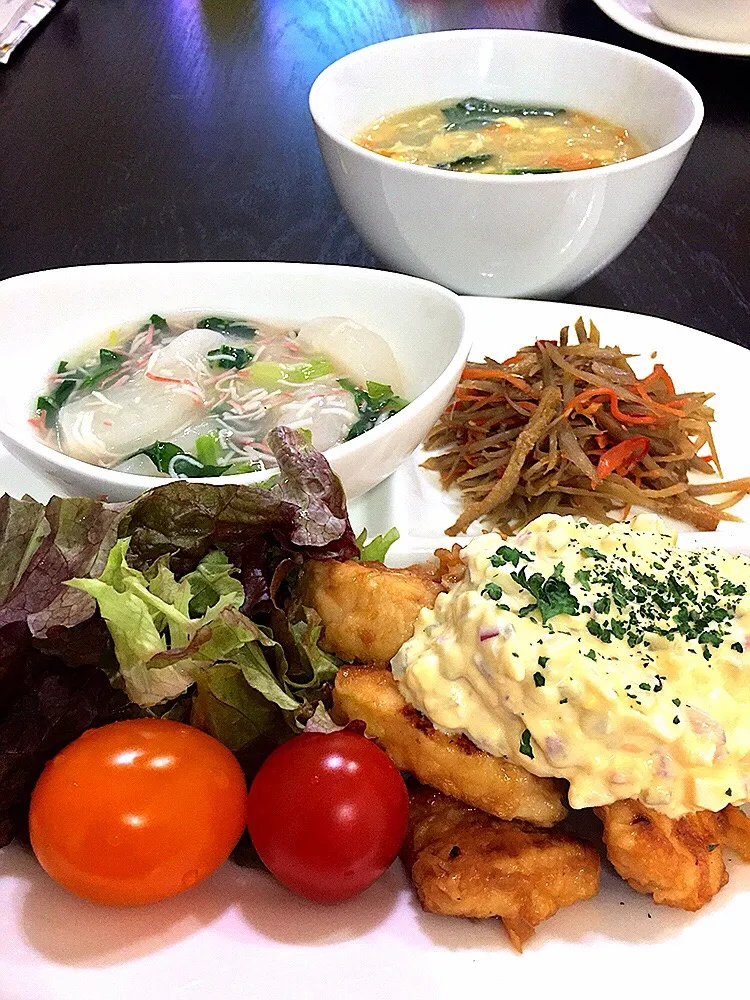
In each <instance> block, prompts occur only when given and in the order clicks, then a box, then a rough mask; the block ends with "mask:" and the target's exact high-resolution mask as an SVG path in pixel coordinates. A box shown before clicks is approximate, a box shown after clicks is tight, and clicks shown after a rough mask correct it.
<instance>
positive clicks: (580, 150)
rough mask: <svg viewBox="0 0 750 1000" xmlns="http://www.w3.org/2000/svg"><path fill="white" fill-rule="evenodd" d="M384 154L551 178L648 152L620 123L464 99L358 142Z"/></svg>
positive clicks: (397, 118)
mask: <svg viewBox="0 0 750 1000" xmlns="http://www.w3.org/2000/svg"><path fill="white" fill-rule="evenodd" d="M354 142H356V143H357V144H358V145H360V146H364V148H365V149H371V150H372V151H373V152H375V153H380V154H381V156H388V157H390V158H391V159H393V160H400V161H402V162H403V163H415V164H418V165H420V166H425V167H436V168H437V169H438V170H452V171H458V172H460V173H474V174H551V173H561V172H562V171H565V170H585V169H587V168H589V167H603V166H606V165H607V164H610V163H621V162H622V161H623V160H630V159H632V158H633V157H634V156H640V155H641V154H642V153H643V152H645V150H644V148H643V146H642V145H641V144H640V143H639V142H638V141H637V139H634V138H633V136H632V135H631V134H630V132H629V131H628V130H627V129H626V128H624V127H623V126H622V125H616V124H615V123H614V122H610V121H607V120H606V119H605V118H598V117H597V116H596V115H591V114H588V113H587V112H585V111H576V110H572V109H568V108H553V107H535V106H532V105H522V104H507V103H503V102H502V101H490V100H483V99H481V98H477V97H466V98H464V99H462V100H459V101H455V102H453V103H451V102H449V101H448V100H443V101H436V102H435V103H434V104H422V105H420V106H419V107H416V108H409V109H408V110H406V111H399V112H397V113H396V114H391V115H384V116H383V117H382V118H378V120H377V121H375V122H373V123H372V124H371V125H368V126H367V128H365V129H363V130H362V131H361V132H360V133H359V134H358V135H356V136H355V137H354Z"/></svg>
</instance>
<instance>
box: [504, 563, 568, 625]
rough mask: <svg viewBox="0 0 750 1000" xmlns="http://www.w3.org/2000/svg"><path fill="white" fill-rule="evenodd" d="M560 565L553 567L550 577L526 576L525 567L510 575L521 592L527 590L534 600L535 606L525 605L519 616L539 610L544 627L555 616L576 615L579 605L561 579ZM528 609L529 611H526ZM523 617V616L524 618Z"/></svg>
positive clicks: (537, 574) (536, 574)
mask: <svg viewBox="0 0 750 1000" xmlns="http://www.w3.org/2000/svg"><path fill="white" fill-rule="evenodd" d="M562 568H563V567H562V563H558V564H557V566H555V569H554V572H553V574H552V576H549V577H547V579H546V580H545V578H544V577H543V576H542V574H541V573H532V575H531V576H530V577H528V578H527V576H526V567H525V566H522V567H521V569H520V570H518V571H517V572H515V573H511V574H510V577H511V579H512V580H513V581H514V582H515V583H517V584H518V586H519V587H521V588H522V589H523V590H527V591H528V592H529V593H530V594H531V595H532V596H533V597H535V598H536V605H527V607H526V608H522V609H521V611H520V612H519V614H522V612H525V613H526V614H531V612H532V611H534V610H537V609H538V610H539V613H540V614H541V616H542V624H543V625H546V624H547V622H548V621H549V620H550V618H554V616H555V615H577V614H578V612H579V607H580V605H579V604H578V599H577V598H576V597H574V596H573V594H571V592H570V587H569V586H568V584H567V583H566V582H565V580H563V578H562ZM527 609H529V610H527ZM524 617H525V616H524Z"/></svg>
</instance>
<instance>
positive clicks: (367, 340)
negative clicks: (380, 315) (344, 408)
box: [297, 316, 404, 393]
mask: <svg viewBox="0 0 750 1000" xmlns="http://www.w3.org/2000/svg"><path fill="white" fill-rule="evenodd" d="M297 343H298V344H300V345H302V346H304V348H305V349H306V350H308V351H309V352H310V353H311V354H323V355H325V356H326V357H327V358H329V359H330V360H331V361H332V362H333V364H334V365H335V366H336V368H338V369H339V370H340V371H341V372H343V373H344V374H345V375H347V376H348V377H349V378H350V379H352V380H353V381H354V382H356V383H358V384H359V385H364V384H365V383H366V382H367V381H370V382H383V383H385V384H386V385H389V386H390V387H391V388H392V389H393V391H394V392H395V393H403V392H404V386H403V385H402V379H401V372H400V371H399V367H398V364H397V363H396V358H395V357H394V355H393V351H392V350H391V349H390V347H389V346H388V344H387V343H386V342H385V340H384V339H383V338H382V337H381V336H380V334H379V333H375V332H374V331H373V330H368V329H367V327H366V326H361V325H360V324H359V323H355V321H354V320H353V319H345V318H344V317H343V316H322V317H320V318H319V319H311V320H308V321H307V322H306V323H303V324H302V326H301V327H300V331H299V334H298V336H297Z"/></svg>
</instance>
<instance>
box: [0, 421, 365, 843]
mask: <svg viewBox="0 0 750 1000" xmlns="http://www.w3.org/2000/svg"><path fill="white" fill-rule="evenodd" d="M269 443H270V444H271V447H272V448H273V450H274V453H275V456H276V459H277V461H278V463H279V477H278V480H277V481H276V482H275V483H274V485H273V486H271V487H270V488H263V487H249V486H237V485H229V484H227V485H220V486H211V485H209V484H206V483H191V482H189V481H185V480H177V481H174V482H171V483H168V484H166V485H165V486H162V487H159V488H157V489H155V490H151V491H150V492H148V493H146V494H144V495H143V496H142V497H140V498H138V499H137V500H135V501H134V502H133V503H131V504H127V505H114V504H105V503H102V502H100V501H97V500H90V499H81V498H76V499H61V498H59V497H56V498H53V499H52V500H50V502H49V503H48V504H46V505H42V504H39V503H37V502H36V501H34V500H32V499H30V498H29V497H24V498H23V499H21V500H15V499H13V498H11V497H8V496H5V497H2V498H0V845H2V844H4V843H7V842H8V841H9V840H11V839H12V838H13V837H14V836H16V835H17V834H19V833H23V831H24V826H25V817H26V815H27V811H28V799H29V796H30V794H31V790H32V788H33V786H34V783H35V781H36V779H37V777H38V775H39V773H40V772H41V770H42V768H43V767H44V764H45V763H46V761H47V760H49V759H50V758H51V757H52V756H54V754H55V753H57V752H58V751H59V750H60V749H61V748H62V747H63V746H65V745H66V744H67V743H69V742H71V741H72V740H73V739H75V738H76V737H77V736H79V735H80V733H82V732H83V731H84V730H85V729H87V728H90V727H91V726H96V725H103V724H105V723H107V722H112V721H115V720H117V719H121V718H125V717H133V716H138V715H159V716H162V717H167V718H173V719H179V720H182V721H186V722H189V723H191V724H193V725H196V726H199V727H200V728H202V729H204V730H206V731H207V732H209V733H212V734H213V735H215V736H216V737H217V738H218V739H220V740H221V741H222V742H223V743H224V744H225V745H226V746H228V747H229V748H230V749H232V750H233V751H234V752H235V753H236V754H237V756H238V759H239V760H240V762H241V763H242V764H243V766H244V767H245V768H246V771H247V772H248V774H251V773H253V772H254V769H256V768H257V766H258V765H259V764H260V762H261V761H262V759H263V757H264V756H265V755H267V753H268V752H269V750H270V749H272V748H273V746H274V745H276V744H277V743H278V742H280V741H281V740H283V739H285V738H288V737H289V736H290V735H292V734H293V732H295V731H298V730H299V729H300V728H301V727H303V726H304V724H305V722H306V720H307V719H308V718H309V717H310V716H311V715H312V714H313V712H314V711H315V708H316V706H317V705H318V704H319V703H320V702H323V703H324V704H325V703H326V701H327V699H328V697H329V693H330V682H331V681H332V679H333V678H334V676H335V673H336V669H337V662H336V661H335V660H334V659H333V658H332V657H331V656H329V655H328V654H327V653H325V652H324V651H323V650H321V649H320V647H319V645H318V640H319V637H320V632H321V623H320V620H319V618H318V616H317V614H316V613H315V612H314V611H312V610H311V609H309V608H305V607H302V606H293V605H289V607H287V602H286V601H285V587H287V586H288V584H287V582H285V581H287V580H288V579H289V577H290V574H291V575H292V576H293V574H294V572H295V567H297V566H298V565H300V564H301V562H302V560H303V559H304V558H314V559H331V558H335V557H341V558H354V557H356V556H357V554H358V552H359V550H358V548H357V544H356V542H355V539H354V534H353V532H352V529H351V526H350V524H349V519H348V516H347V512H346V504H345V499H344V494H343V490H342V488H341V484H340V483H339V481H338V479H337V478H336V477H335V476H334V474H333V473H332V472H331V469H330V467H329V466H328V463H327V462H326V461H325V459H324V458H323V456H321V455H319V454H318V453H317V452H315V451H314V450H313V449H312V448H311V447H310V445H309V444H308V443H307V442H306V441H305V439H304V437H303V436H302V435H300V434H298V433H297V432H295V431H291V430H288V429H286V428H279V429H277V430H276V431H274V432H272V434H271V435H270V439H269ZM377 541H378V540H377V539H376V540H373V543H370V544H374V543H375V542H377ZM329 703H330V702H329Z"/></svg>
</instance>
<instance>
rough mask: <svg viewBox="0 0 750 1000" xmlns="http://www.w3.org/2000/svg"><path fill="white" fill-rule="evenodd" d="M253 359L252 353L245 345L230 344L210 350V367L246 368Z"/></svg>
mask: <svg viewBox="0 0 750 1000" xmlns="http://www.w3.org/2000/svg"><path fill="white" fill-rule="evenodd" d="M252 359H253V355H252V353H251V352H250V351H248V350H247V349H246V348H245V347H230V346H229V344H222V346H221V347H217V348H216V349H215V350H213V351H209V352H208V365H209V368H246V367H247V365H249V364H250V362H251V361H252Z"/></svg>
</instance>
